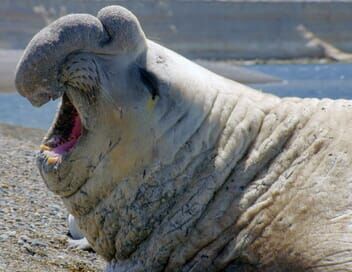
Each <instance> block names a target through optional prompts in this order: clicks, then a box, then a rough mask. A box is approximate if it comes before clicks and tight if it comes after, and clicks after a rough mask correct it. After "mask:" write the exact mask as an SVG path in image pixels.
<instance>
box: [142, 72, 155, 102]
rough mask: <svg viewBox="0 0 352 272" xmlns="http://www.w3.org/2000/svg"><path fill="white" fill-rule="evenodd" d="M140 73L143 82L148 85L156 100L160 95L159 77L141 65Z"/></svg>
mask: <svg viewBox="0 0 352 272" xmlns="http://www.w3.org/2000/svg"><path fill="white" fill-rule="evenodd" d="M139 74H140V76H141V80H142V82H143V84H144V85H145V86H146V87H147V89H148V91H149V92H150V94H151V96H152V99H153V100H154V99H155V97H156V96H159V90H158V85H159V84H158V79H157V78H156V76H155V75H154V74H153V73H151V72H149V71H147V70H146V69H144V68H141V67H139Z"/></svg>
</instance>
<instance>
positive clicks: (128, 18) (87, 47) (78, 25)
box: [15, 6, 146, 106]
mask: <svg viewBox="0 0 352 272" xmlns="http://www.w3.org/2000/svg"><path fill="white" fill-rule="evenodd" d="M145 47H146V39H145V36H144V33H143V30H142V29H141V26H140V24H139V22H138V20H137V18H136V17H135V16H134V15H133V14H132V13H131V12H130V11H128V10H127V9H125V8H123V7H120V6H110V7H106V8H103V9H102V10H100V11H99V13H98V15H97V17H95V16H92V15H89V14H72V15H67V16H64V17H62V18H60V19H58V20H56V21H55V22H53V23H52V24H50V25H49V26H47V27H45V28H44V29H43V30H41V31H40V32H39V33H38V34H36V35H35V36H34V37H33V39H32V40H31V41H30V43H29V45H28V46H27V48H26V50H25V52H24V54H23V56H22V58H21V60H20V61H19V63H18V65H17V69H16V77H15V84H16V88H17V90H18V92H19V93H20V94H21V95H22V96H25V97H26V98H27V99H28V100H29V101H30V102H31V103H32V104H33V105H34V106H41V105H43V104H45V103H46V102H48V101H49V100H50V99H56V98H58V97H60V96H61V95H62V94H63V92H64V91H65V86H64V85H63V83H62V82H60V80H59V78H60V77H59V75H60V67H61V66H62V64H63V63H64V62H65V60H66V58H67V56H68V55H70V54H72V53H76V52H90V53H95V54H105V55H119V54H133V53H135V54H140V52H142V51H143V50H144V49H145Z"/></svg>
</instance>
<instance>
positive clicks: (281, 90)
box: [0, 64, 352, 129]
mask: <svg viewBox="0 0 352 272" xmlns="http://www.w3.org/2000/svg"><path fill="white" fill-rule="evenodd" d="M247 68H250V69H254V70H258V71H261V72H264V73H267V74H269V75H273V76H276V77H278V78H281V79H283V81H282V82H280V83H275V84H261V85H253V87H254V88H257V89H261V90H263V91H266V92H271V93H274V94H276V95H279V96H298V97H319V98H322V97H329V98H334V99H337V98H347V99H352V64H270V65H253V66H248V67H247ZM57 103H58V102H50V103H48V104H46V105H44V106H43V107H41V108H34V107H32V106H31V105H30V103H29V102H28V101H27V100H26V99H24V98H22V97H21V96H19V95H18V94H17V93H10V94H0V123H8V124H14V125H20V126H24V127H35V128H43V129H47V128H48V127H49V126H50V123H51V121H52V119H53V117H54V114H55V111H56V108H57Z"/></svg>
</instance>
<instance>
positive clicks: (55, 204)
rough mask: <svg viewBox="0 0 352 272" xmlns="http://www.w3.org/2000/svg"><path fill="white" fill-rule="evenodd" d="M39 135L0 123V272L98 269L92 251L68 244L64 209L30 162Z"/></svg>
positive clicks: (99, 262) (99, 264)
mask: <svg viewBox="0 0 352 272" xmlns="http://www.w3.org/2000/svg"><path fill="white" fill-rule="evenodd" d="M43 134H44V131H42V130H39V129H26V128H20V127H15V126H10V125H4V124H0V160H1V163H0V218H1V224H0V248H1V250H0V271H1V272H2V271H4V272H5V271H16V272H20V271H23V272H24V271H26V272H27V271H33V272H34V271H53V272H54V271H55V272H57V271H72V272H74V271H75V272H78V271H80V272H88V271H102V270H103V268H104V266H105V265H104V261H103V260H102V258H100V257H99V256H97V255H96V254H95V253H93V252H87V251H81V250H73V249H68V248H67V235H66V234H67V226H66V218H67V212H66V210H65V208H64V207H63V205H62V203H61V201H60V199H59V198H58V197H56V196H55V195H53V194H52V193H51V192H50V191H49V190H48V189H47V188H46V187H45V184H44V182H43V181H42V179H41V177H40V175H39V173H38V170H37V167H36V166H35V159H34V157H35V152H36V150H37V148H38V144H39V143H40V140H41V138H42V136H43Z"/></svg>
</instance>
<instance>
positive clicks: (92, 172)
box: [16, 6, 352, 272]
mask: <svg viewBox="0 0 352 272" xmlns="http://www.w3.org/2000/svg"><path fill="white" fill-rule="evenodd" d="M138 67H142V68H143V69H145V70H147V71H149V72H150V73H153V74H154V75H155V77H156V79H157V86H156V87H157V89H158V92H159V94H158V95H157V96H156V97H152V95H151V94H150V92H148V90H147V88H146V86H145V84H143V82H142V80H141V75H140V74H139V73H138V71H139V70H138ZM16 85H17V88H18V91H19V92H20V93H21V94H22V95H24V96H26V97H27V98H28V99H29V100H30V101H31V102H32V103H33V104H36V105H41V104H43V103H45V102H47V101H48V100H49V99H50V97H58V96H60V95H61V94H62V92H66V93H67V94H68V95H69V97H71V99H72V101H73V103H74V104H75V106H76V107H77V108H78V110H79V113H80V115H81V117H82V119H83V123H84V127H85V128H86V129H87V133H85V134H84V135H83V136H82V137H81V139H80V141H79V143H78V145H77V146H76V147H75V148H74V149H73V150H72V151H71V152H70V153H69V154H67V155H66V156H65V158H64V160H63V161H62V162H61V163H60V164H56V165H50V164H47V163H46V162H45V161H44V160H42V159H41V158H40V157H39V159H38V166H39V168H40V171H41V174H42V176H43V179H44V181H45V183H46V185H47V186H48V188H49V189H50V190H52V191H53V192H55V193H56V194H58V195H60V196H61V198H62V200H63V202H64V203H65V205H66V207H67V209H68V211H69V212H70V213H71V214H73V215H74V216H75V218H76V219H77V222H78V225H79V228H80V229H81V230H82V232H83V234H84V236H85V237H86V238H87V239H88V241H89V242H90V244H91V245H92V247H93V248H94V250H95V251H96V252H97V253H98V254H100V255H102V256H103V257H104V258H105V259H106V260H107V261H108V262H109V264H108V268H107V270H108V271H115V272H117V271H119V272H120V271H163V270H165V271H224V270H225V271H351V270H352V257H351V251H352V231H351V230H352V196H351V190H352V178H351V177H352V166H351V163H352V154H351V150H352V142H351V140H350V137H351V136H350V135H352V126H351V120H352V102H351V101H346V100H338V101H333V100H328V99H324V100H318V99H304V100H302V99H296V98H285V99H280V98H278V97H275V96H272V95H268V94H265V93H261V92H258V91H256V90H253V89H251V88H249V87H246V86H243V85H241V84H238V83H236V82H233V81H230V80H227V79H224V78H222V77H220V76H217V75H216V74H213V73H211V72H209V71H207V70H205V69H204V68H201V67H200V66H198V65H196V64H194V63H192V62H190V61H188V60H187V59H185V58H183V57H181V56H179V55H178V54H176V53H174V52H172V51H170V50H168V49H166V48H164V47H162V46H160V45H158V44H156V43H154V42H152V41H150V40H147V39H146V38H145V36H144V34H143V31H142V30H141V28H140V25H139V23H138V21H137V19H136V18H135V17H134V16H133V15H132V14H131V13H130V12H129V11H127V10H125V9H123V8H121V7H117V6H112V7H107V8H105V9H103V10H101V11H100V12H99V13H98V16H97V17H94V16H91V15H70V16H66V17H63V18H61V19H59V20H58V21H56V22H54V23H53V24H52V25H50V26H49V27H48V28H45V29H44V30H42V31H41V32H40V33H39V34H38V35H37V36H35V37H34V38H33V40H32V41H31V43H30V44H29V46H28V48H27V49H26V52H25V54H24V56H23V58H22V60H21V61H20V63H19V65H18V69H17V76H16ZM49 135H50V132H49Z"/></svg>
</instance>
